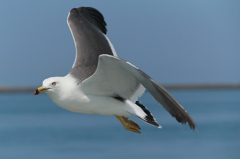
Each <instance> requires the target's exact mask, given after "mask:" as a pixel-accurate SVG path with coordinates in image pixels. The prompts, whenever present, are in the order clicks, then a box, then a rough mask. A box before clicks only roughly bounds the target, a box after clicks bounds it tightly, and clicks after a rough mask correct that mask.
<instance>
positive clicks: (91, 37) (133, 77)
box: [34, 7, 195, 133]
mask: <svg viewBox="0 0 240 159" xmlns="http://www.w3.org/2000/svg"><path fill="white" fill-rule="evenodd" d="M67 22H68V26H69V28H70V30H71V33H72V36H73V39H74V43H75V47H76V57H75V61H74V63H73V66H72V70H71V71H70V72H69V74H67V75H66V76H64V77H50V78H47V79H45V80H44V81H43V84H42V86H41V87H39V88H38V89H37V90H36V91H35V92H34V94H35V95H37V94H39V93H42V92H45V93H46V94H47V95H48V96H49V97H50V98H51V99H52V101H53V102H54V103H56V104H57V105H58V106H60V107H62V108H64V109H67V110H69V111H72V112H76V113H85V114H100V115H114V116H115V117H116V118H117V119H119V121H120V122H121V123H122V125H123V126H124V128H125V129H127V130H130V131H132V132H136V133H140V127H139V125H138V124H136V123H135V122H133V121H132V120H129V119H128V118H127V117H125V116H135V117H137V118H139V119H142V120H143V121H145V122H147V123H149V124H151V125H153V126H156V127H161V126H160V125H159V124H158V123H157V121H156V120H155V118H154V117H153V115H152V114H151V113H150V111H149V110H148V109H147V107H145V106H144V105H143V104H141V103H140V102H139V101H138V98H139V97H140V96H142V95H143V93H144V91H145V89H146V90H147V91H148V92H149V93H150V94H151V95H152V96H153V97H154V98H155V100H156V101H157V102H158V103H159V104H160V105H162V106H163V107H164V108H165V109H166V110H167V111H168V112H169V113H170V114H171V115H172V116H173V117H175V118H176V120H177V121H178V122H180V123H183V124H186V123H188V124H189V126H190V128H191V129H195V123H194V121H193V120H192V119H191V117H190V116H189V115H188V114H187V112H186V111H185V110H184V108H183V107H182V106H181V105H180V104H179V103H178V102H177V101H176V100H175V99H174V98H173V97H172V96H171V95H170V94H169V93H168V92H167V91H166V90H165V89H164V88H163V87H162V86H161V85H160V84H158V83H157V82H156V81H154V80H153V79H152V78H151V77H149V76H148V75H147V74H146V73H144V72H143V71H141V70H140V69H139V68H137V67H136V66H134V65H133V64H131V63H130V62H128V61H125V60H123V59H121V58H119V57H118V56H117V54H116V51H115V49H114V47H113V45H112V43H111V42H110V40H109V39H108V38H107V36H106V33H107V29H106V22H105V21H104V17H103V15H102V14H101V13H100V12H99V11H98V10H96V9H94V8H91V7H80V8H73V9H72V10H71V11H70V13H69V15H68V19H67Z"/></svg>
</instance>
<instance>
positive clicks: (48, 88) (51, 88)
mask: <svg viewBox="0 0 240 159" xmlns="http://www.w3.org/2000/svg"><path fill="white" fill-rule="evenodd" d="M61 79H62V77H50V78H47V79H45V80H44V81H43V84H42V86H41V87H39V88H37V89H36V91H35V92H34V95H38V94H40V93H44V92H45V93H47V94H51V93H54V92H57V91H59V89H60V87H61V84H62V80H61Z"/></svg>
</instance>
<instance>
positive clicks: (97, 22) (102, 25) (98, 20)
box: [70, 7, 107, 34]
mask: <svg viewBox="0 0 240 159" xmlns="http://www.w3.org/2000/svg"><path fill="white" fill-rule="evenodd" d="M70 14H80V15H83V16H84V17H85V18H87V19H88V20H89V21H90V22H91V23H92V24H93V25H94V26H96V27H97V28H99V29H100V30H101V31H102V32H103V33H104V34H106V33H107V28H106V26H107V23H106V22H105V20H104V17H103V15H102V14H101V13H100V12H99V11H98V10H97V9H95V8H92V7H79V8H73V9H72V10H71V11H70Z"/></svg>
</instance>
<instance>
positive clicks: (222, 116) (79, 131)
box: [0, 90, 240, 159]
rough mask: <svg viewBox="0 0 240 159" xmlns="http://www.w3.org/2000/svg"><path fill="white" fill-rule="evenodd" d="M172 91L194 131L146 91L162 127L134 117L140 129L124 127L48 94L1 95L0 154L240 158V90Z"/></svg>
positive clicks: (13, 158)
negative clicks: (58, 103)
mask: <svg viewBox="0 0 240 159" xmlns="http://www.w3.org/2000/svg"><path fill="white" fill-rule="evenodd" d="M171 94H172V95H173V96H174V97H175V98H176V99H177V100H178V101H179V102H180V103H181V104H182V105H183V106H184V107H185V109H186V110H187V111H188V112H189V114H190V115H191V116H192V118H193V119H194V120H195V122H196V124H197V128H196V130H195V131H192V130H191V129H190V128H189V127H188V126H185V125H181V124H179V123H177V121H176V120H175V119H174V118H172V117H171V116H170V115H169V114H168V113H167V112H166V111H165V110H164V109H163V108H162V107H160V106H159V105H158V104H157V103H156V102H155V101H154V100H153V99H152V97H151V96H150V95H149V94H148V93H145V95H144V96H143V97H142V98H141V99H140V100H141V102H142V103H144V105H146V106H147V107H148V108H149V109H150V111H151V112H152V113H153V115H154V116H155V118H156V119H157V120H158V122H159V124H161V125H162V128H161V129H159V128H155V127H153V126H151V125H148V124H146V123H144V122H142V121H141V120H139V119H136V118H130V119H132V120H134V121H135V122H137V123H138V124H139V125H140V126H141V128H142V134H136V133H132V132H130V131H126V130H125V129H124V128H123V126H122V125H121V124H120V122H119V121H118V120H117V119H116V118H115V117H113V116H100V115H86V114H77V113H72V112H69V111H66V110H63V109H61V108H60V107H58V106H56V105H55V104H53V103H52V102H51V100H50V99H49V98H48V97H47V95H44V94H43V95H39V96H34V95H33V94H30V93H29V94H27V93H24V94H0V159H75V158H79V159H106V158H113V159H123V158H126V159H128V158H132V159H134V158H136V159H239V158H240V90H194V91H193V90H191V91H171Z"/></svg>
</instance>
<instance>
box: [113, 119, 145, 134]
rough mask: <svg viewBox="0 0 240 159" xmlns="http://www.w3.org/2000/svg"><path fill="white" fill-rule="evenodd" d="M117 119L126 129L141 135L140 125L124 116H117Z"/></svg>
mask: <svg viewBox="0 0 240 159" xmlns="http://www.w3.org/2000/svg"><path fill="white" fill-rule="evenodd" d="M116 118H117V119H118V120H119V121H120V122H121V123H122V125H123V127H124V128H125V129H127V130H129V131H132V132H135V133H141V132H140V126H138V124H136V123H135V122H133V121H132V120H128V118H126V117H124V116H116Z"/></svg>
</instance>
